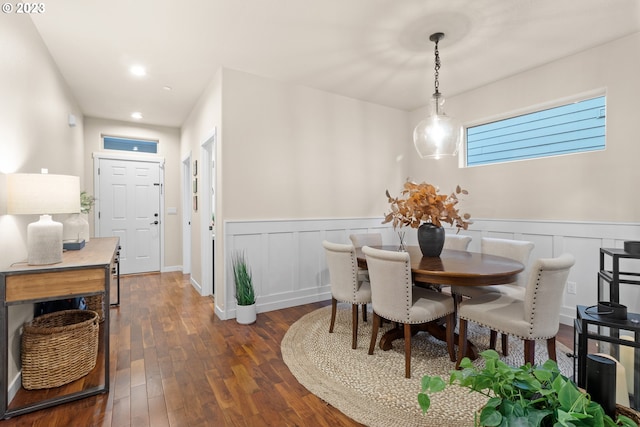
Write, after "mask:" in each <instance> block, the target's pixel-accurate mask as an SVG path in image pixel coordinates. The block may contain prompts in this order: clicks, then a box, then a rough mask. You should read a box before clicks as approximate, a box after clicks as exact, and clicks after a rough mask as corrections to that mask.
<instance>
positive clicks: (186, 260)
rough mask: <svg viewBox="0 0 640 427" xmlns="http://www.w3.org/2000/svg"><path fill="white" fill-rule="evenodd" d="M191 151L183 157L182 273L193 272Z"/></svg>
mask: <svg viewBox="0 0 640 427" xmlns="http://www.w3.org/2000/svg"><path fill="white" fill-rule="evenodd" d="M191 162H192V159H191V153H189V155H188V156H187V157H185V158H184V159H182V273H183V274H191V215H192V213H191V209H192V205H193V199H192V198H193V193H192V187H191V179H192V173H193V169H192V168H191Z"/></svg>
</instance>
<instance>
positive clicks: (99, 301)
mask: <svg viewBox="0 0 640 427" xmlns="http://www.w3.org/2000/svg"><path fill="white" fill-rule="evenodd" d="M84 301H85V302H86V303H87V310H92V311H95V312H96V313H98V319H99V320H100V323H102V322H104V298H103V296H102V294H98V295H92V296H90V297H84Z"/></svg>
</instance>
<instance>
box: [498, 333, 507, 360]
mask: <svg viewBox="0 0 640 427" xmlns="http://www.w3.org/2000/svg"><path fill="white" fill-rule="evenodd" d="M500 338H502V355H503V356H504V357H507V356H508V355H509V335H507V334H502V336H501V337H500Z"/></svg>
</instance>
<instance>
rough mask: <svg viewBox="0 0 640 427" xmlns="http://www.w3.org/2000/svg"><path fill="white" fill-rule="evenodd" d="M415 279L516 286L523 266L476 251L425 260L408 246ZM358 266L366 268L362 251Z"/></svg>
mask: <svg viewBox="0 0 640 427" xmlns="http://www.w3.org/2000/svg"><path fill="white" fill-rule="evenodd" d="M373 247H374V248H377V249H384V250H391V251H396V250H398V246H397V245H396V246H393V245H391V246H373ZM407 252H409V258H410V259H411V272H412V273H413V276H414V277H413V280H414V281H416V282H420V283H436V284H442V285H456V286H483V285H499V284H506V283H513V282H515V281H516V280H517V276H518V273H520V272H521V271H523V270H524V265H522V264H521V263H519V262H518V261H514V260H512V259H509V258H504V257H499V256H495V255H487V254H481V253H477V252H467V251H452V250H447V249H445V250H443V251H442V253H441V254H440V256H439V257H424V256H422V252H420V248H419V247H418V246H408V247H407ZM356 255H357V258H358V266H359V267H361V268H366V267H367V261H366V259H365V257H364V254H363V253H362V250H361V249H358V250H357V251H356Z"/></svg>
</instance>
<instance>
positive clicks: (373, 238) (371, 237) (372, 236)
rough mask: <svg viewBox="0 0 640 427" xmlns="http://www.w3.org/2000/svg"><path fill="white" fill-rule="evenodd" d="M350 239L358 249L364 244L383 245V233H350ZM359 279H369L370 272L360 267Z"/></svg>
mask: <svg viewBox="0 0 640 427" xmlns="http://www.w3.org/2000/svg"><path fill="white" fill-rule="evenodd" d="M349 240H351V243H353V246H354V247H355V248H356V249H360V248H362V247H363V246H382V233H359V234H350V235H349ZM358 279H359V280H366V281H367V282H368V281H369V272H368V271H367V270H366V269H364V268H359V269H358Z"/></svg>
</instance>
